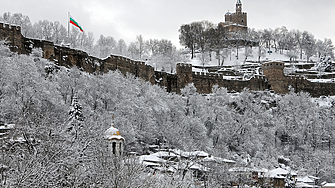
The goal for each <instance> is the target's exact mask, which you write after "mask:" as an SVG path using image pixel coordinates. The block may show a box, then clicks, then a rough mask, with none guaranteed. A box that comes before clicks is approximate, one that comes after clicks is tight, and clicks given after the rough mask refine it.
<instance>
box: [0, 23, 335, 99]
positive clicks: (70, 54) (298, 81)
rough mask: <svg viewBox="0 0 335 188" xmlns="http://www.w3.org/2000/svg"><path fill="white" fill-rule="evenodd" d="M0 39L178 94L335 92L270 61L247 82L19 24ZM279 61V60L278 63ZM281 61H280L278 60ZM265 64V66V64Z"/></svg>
mask: <svg viewBox="0 0 335 188" xmlns="http://www.w3.org/2000/svg"><path fill="white" fill-rule="evenodd" d="M0 40H6V41H7V43H8V45H9V46H10V49H11V50H12V51H14V52H17V53H19V54H29V53H31V52H32V49H33V48H41V49H42V51H43V57H44V58H45V59H49V60H50V61H54V62H55V63H56V64H57V65H59V66H65V67H73V66H76V67H78V68H79V69H80V70H82V71H85V72H88V73H91V74H103V73H107V72H108V71H115V70H119V71H120V72H121V73H123V74H124V75H126V74H127V73H130V74H133V75H134V76H136V77H138V78H141V79H143V80H145V81H148V82H150V83H151V84H157V85H159V86H161V87H164V88H165V89H166V90H167V91H168V92H176V93H180V91H181V89H182V88H184V87H185V86H186V85H187V84H189V83H193V84H194V86H195V87H196V88H197V91H198V92H199V93H211V92H212V87H213V86H214V85H218V86H219V87H225V88H227V90H228V91H230V92H231V91H236V92H240V91H242V90H243V89H244V88H249V89H250V90H254V91H263V90H266V89H272V90H274V91H275V92H276V93H282V94H284V93H287V92H289V91H288V87H289V86H292V87H293V88H295V91H297V92H299V91H307V92H309V93H311V95H312V96H321V95H335V84H333V83H312V82H309V81H308V80H306V79H303V78H297V77H285V76H284V73H283V68H284V66H280V65H276V63H275V62H273V63H265V64H264V65H263V70H264V75H265V76H256V77H255V78H252V79H251V80H248V81H241V80H226V79H223V76H222V75H220V74H204V73H195V72H192V65H190V64H183V63H179V64H177V67H176V74H169V73H166V72H160V71H155V70H154V68H153V67H152V66H150V65H146V64H145V62H142V61H135V60H131V59H129V58H126V57H122V56H117V55H111V56H109V57H108V58H106V59H100V58H97V57H93V56H90V55H89V54H87V53H86V52H84V51H80V50H75V49H71V48H68V47H64V46H58V45H55V44H53V43H52V42H50V41H45V40H38V39H29V38H25V37H23V36H22V34H21V28H20V27H19V26H11V25H7V24H3V23H0ZM277 64H278V63H277ZM279 64H281V63H279ZM267 65H268V66H267Z"/></svg>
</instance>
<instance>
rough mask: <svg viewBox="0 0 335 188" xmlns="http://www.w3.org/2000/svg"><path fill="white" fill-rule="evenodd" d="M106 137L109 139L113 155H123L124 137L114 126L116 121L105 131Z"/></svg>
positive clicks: (109, 147) (109, 148) (109, 146)
mask: <svg viewBox="0 0 335 188" xmlns="http://www.w3.org/2000/svg"><path fill="white" fill-rule="evenodd" d="M104 138H105V139H106V140H108V150H109V151H110V154H111V155H114V156H122V155H123V148H124V138H123V137H122V136H121V134H120V131H119V130H118V129H117V128H115V127H114V123H112V126H111V127H110V128H109V129H107V130H106V131H105V135H104Z"/></svg>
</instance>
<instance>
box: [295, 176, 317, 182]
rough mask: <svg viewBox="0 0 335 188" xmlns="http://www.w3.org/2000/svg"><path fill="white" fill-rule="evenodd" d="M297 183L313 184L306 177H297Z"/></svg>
mask: <svg viewBox="0 0 335 188" xmlns="http://www.w3.org/2000/svg"><path fill="white" fill-rule="evenodd" d="M297 182H303V183H314V180H312V179H311V178H309V177H308V176H305V177H298V178H297Z"/></svg>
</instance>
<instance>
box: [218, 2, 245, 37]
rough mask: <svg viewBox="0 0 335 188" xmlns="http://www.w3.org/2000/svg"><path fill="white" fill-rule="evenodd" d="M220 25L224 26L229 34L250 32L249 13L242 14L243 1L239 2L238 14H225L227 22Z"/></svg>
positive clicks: (237, 5)
mask: <svg viewBox="0 0 335 188" xmlns="http://www.w3.org/2000/svg"><path fill="white" fill-rule="evenodd" d="M219 25H221V26H223V27H224V28H225V30H226V31H227V32H240V31H242V32H247V31H248V21H247V13H246V12H242V2H241V0H237V3H236V12H234V13H230V12H229V11H228V12H227V13H226V14H225V22H221V23H219Z"/></svg>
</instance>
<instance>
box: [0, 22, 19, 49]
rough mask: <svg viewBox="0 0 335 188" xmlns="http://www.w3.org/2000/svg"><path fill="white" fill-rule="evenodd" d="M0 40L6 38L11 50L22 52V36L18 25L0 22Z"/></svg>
mask: <svg viewBox="0 0 335 188" xmlns="http://www.w3.org/2000/svg"><path fill="white" fill-rule="evenodd" d="M0 40H6V42H7V43H8V44H9V48H10V50H11V51H13V52H18V53H24V51H22V50H24V37H23V36H22V34H21V27H20V26H13V25H8V24H3V23H0Z"/></svg>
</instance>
